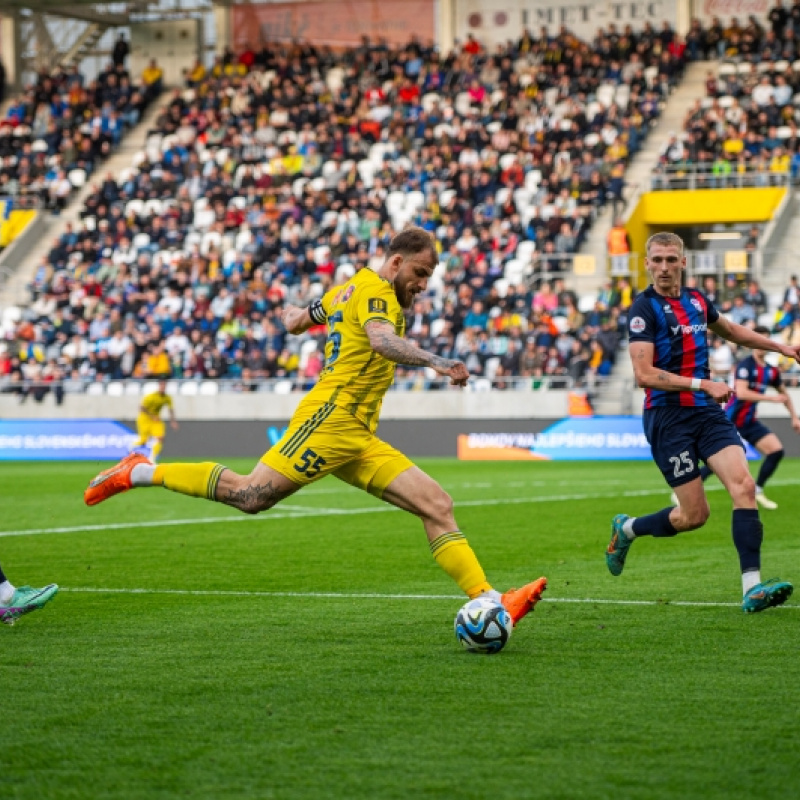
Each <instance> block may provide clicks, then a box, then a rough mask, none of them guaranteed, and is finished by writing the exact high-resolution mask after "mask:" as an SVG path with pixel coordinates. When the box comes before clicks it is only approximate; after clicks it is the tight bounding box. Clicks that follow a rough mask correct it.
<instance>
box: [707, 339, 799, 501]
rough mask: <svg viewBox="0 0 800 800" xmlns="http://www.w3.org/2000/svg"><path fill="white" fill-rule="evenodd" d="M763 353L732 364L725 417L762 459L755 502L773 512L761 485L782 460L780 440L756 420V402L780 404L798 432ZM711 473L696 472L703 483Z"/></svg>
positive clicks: (775, 371)
mask: <svg viewBox="0 0 800 800" xmlns="http://www.w3.org/2000/svg"><path fill="white" fill-rule="evenodd" d="M755 332H756V333H761V334H763V335H764V336H769V329H768V328H764V327H763V326H759V327H757V328H755ZM765 355H766V352H765V351H764V350H758V349H755V350H753V355H751V356H749V357H748V358H745V359H743V360H742V361H740V362H739V363H738V364H737V365H736V369H735V371H734V375H735V379H736V382H735V384H734V392H736V394H735V395H734V396H733V397H732V398H731V399H730V400H729V401H728V405H727V407H726V408H725V416H727V417H728V419H729V420H730V421H731V422H732V423H733V424H734V425H735V426H736V430H737V431H738V432H739V436H741V437H742V439H744V440H745V441H746V442H749V443H750V444H751V445H753V447H755V448H756V450H758V452H759V453H761V455H763V456H764V461H763V463H762V464H761V469H760V470H759V472H758V477H757V478H756V502H757V503H759V504H760V505H762V506H764V508H769V509H775V508H777V507H778V504H777V503H776V502H775V501H773V500H770V499H769V498H768V497H767V496H766V495H765V494H764V486H766V484H767V481H768V480H769V479H770V478H771V477H772V475H773V473H774V472H775V470H776V469H777V468H778V464H780V463H781V459H782V458H783V444H782V442H781V440H780V439H779V438H778V437H777V436H776V435H775V434H774V433H773V432H772V431H771V430H770V429H769V428H768V427H767V426H766V425H764V424H763V423H762V422H761V420H759V419H758V417H757V410H758V409H757V406H758V404H759V403H780V404H781V405H783V406H786V409H787V410H788V412H789V416H790V417H791V420H792V427H793V428H794V429H795V431H797V432H798V433H800V418H798V416H797V413H796V412H795V410H794V404H793V403H792V398H791V397H789V393H788V392H787V391H786V387H785V386H784V385H783V382H782V381H781V373H780V370H779V369H778V368H777V367H773V366H771V365H770V364H767V362H766V361H765V360H764V356H765ZM770 387H772V388H773V389H775V391H776V392H777V394H769V395H768V394H766V391H767V389H768V388H770ZM712 474H713V472H712V470H711V468H710V467H708V466H704V467H703V468H702V469H701V470H700V477H701V478H702V480H704V481H705V480H706V479H707V478H708V477H709V476H710V475H712Z"/></svg>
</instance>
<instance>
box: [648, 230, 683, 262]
mask: <svg viewBox="0 0 800 800" xmlns="http://www.w3.org/2000/svg"><path fill="white" fill-rule="evenodd" d="M654 244H660V245H663V246H664V247H677V248H678V251H679V252H680V254H681V255H683V239H681V237H680V236H678V234H677V233H671V232H670V231H660V232H659V233H654V234H653V235H652V236H651V237H650V238H649V239H648V240H647V244H646V245H645V251H646V252H647V255H648V256H649V255H650V247H651V245H654Z"/></svg>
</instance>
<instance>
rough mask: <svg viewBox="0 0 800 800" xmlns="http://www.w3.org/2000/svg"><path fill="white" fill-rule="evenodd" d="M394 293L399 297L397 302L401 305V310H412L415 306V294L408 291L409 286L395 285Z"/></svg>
mask: <svg viewBox="0 0 800 800" xmlns="http://www.w3.org/2000/svg"><path fill="white" fill-rule="evenodd" d="M394 293H395V294H396V295H397V302H398V303H400V306H401V308H411V306H412V305H413V304H414V293H413V292H410V291H409V290H408V285H407V284H406V285H405V286H400V285H399V284H397V283H396V284H395V285H394Z"/></svg>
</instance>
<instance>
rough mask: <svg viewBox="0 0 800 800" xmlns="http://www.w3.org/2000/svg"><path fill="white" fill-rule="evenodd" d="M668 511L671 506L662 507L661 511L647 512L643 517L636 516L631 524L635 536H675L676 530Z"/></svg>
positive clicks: (670, 509)
mask: <svg viewBox="0 0 800 800" xmlns="http://www.w3.org/2000/svg"><path fill="white" fill-rule="evenodd" d="M670 511H672V506H670V507H669V508H662V509H661V511H656V513H655V514H648V515H647V516H645V517H636V519H635V520H634V521H633V523H632V525H631V527H632V528H633V532H634V533H635V534H636V535H637V536H656V537H666V536H675V534H677V533H678V531H676V530H675V527H674V526H673V524H672V523H671V522H670V521H669V512H670Z"/></svg>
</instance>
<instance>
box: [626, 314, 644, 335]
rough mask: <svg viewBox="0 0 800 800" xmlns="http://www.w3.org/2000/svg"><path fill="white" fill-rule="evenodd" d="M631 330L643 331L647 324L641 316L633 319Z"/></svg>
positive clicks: (635, 331)
mask: <svg viewBox="0 0 800 800" xmlns="http://www.w3.org/2000/svg"><path fill="white" fill-rule="evenodd" d="M630 327H631V330H632V331H633V332H634V333H641V332H642V331H643V330H644V329H645V328H646V327H647V326H646V325H645V322H644V320H643V319H642V318H641V317H634V318H633V319H632V320H631V326H630Z"/></svg>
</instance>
